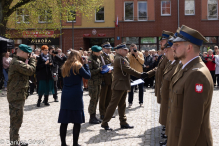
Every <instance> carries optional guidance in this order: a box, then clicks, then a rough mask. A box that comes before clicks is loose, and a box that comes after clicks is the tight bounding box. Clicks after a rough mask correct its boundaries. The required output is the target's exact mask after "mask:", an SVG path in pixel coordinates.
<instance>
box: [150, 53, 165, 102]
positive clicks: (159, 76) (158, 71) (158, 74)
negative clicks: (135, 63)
mask: <svg viewBox="0 0 219 146" xmlns="http://www.w3.org/2000/svg"><path fill="white" fill-rule="evenodd" d="M167 62H168V59H167V57H166V56H165V55H163V56H162V57H161V59H160V61H159V63H158V67H157V68H154V69H153V70H151V71H149V72H147V73H148V77H152V76H154V75H155V96H157V102H158V103H161V98H160V87H161V82H162V79H163V71H164V69H165V67H166V64H167Z"/></svg>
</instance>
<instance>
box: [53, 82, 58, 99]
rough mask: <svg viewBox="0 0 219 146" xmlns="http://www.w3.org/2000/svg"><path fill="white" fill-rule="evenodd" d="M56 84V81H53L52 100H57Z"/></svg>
mask: <svg viewBox="0 0 219 146" xmlns="http://www.w3.org/2000/svg"><path fill="white" fill-rule="evenodd" d="M57 82H58V81H54V94H53V98H54V99H57V98H58V96H57V90H58V87H57Z"/></svg>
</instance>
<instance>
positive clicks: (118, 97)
mask: <svg viewBox="0 0 219 146" xmlns="http://www.w3.org/2000/svg"><path fill="white" fill-rule="evenodd" d="M126 95H127V90H113V91H112V97H111V100H110V103H109V105H108V107H107V109H106V114H105V116H104V119H103V122H102V126H108V122H109V121H110V120H111V118H112V116H113V114H114V112H115V110H116V107H117V106H118V113H119V120H120V125H126V124H127V123H126V121H127V118H126V115H125V109H126Z"/></svg>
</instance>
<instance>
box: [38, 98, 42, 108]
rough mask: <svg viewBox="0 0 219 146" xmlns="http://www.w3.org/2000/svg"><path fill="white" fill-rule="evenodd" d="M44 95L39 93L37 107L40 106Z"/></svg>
mask: <svg viewBox="0 0 219 146" xmlns="http://www.w3.org/2000/svg"><path fill="white" fill-rule="evenodd" d="M41 99H42V95H39V98H38V101H37V107H40V103H41Z"/></svg>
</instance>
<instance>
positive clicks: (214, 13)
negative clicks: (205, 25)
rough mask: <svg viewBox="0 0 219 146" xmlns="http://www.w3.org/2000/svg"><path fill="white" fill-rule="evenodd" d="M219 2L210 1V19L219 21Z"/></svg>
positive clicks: (215, 0)
mask: <svg viewBox="0 0 219 146" xmlns="http://www.w3.org/2000/svg"><path fill="white" fill-rule="evenodd" d="M217 13H218V12H217V0H208V19H218V18H217V17H218V16H217Z"/></svg>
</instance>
